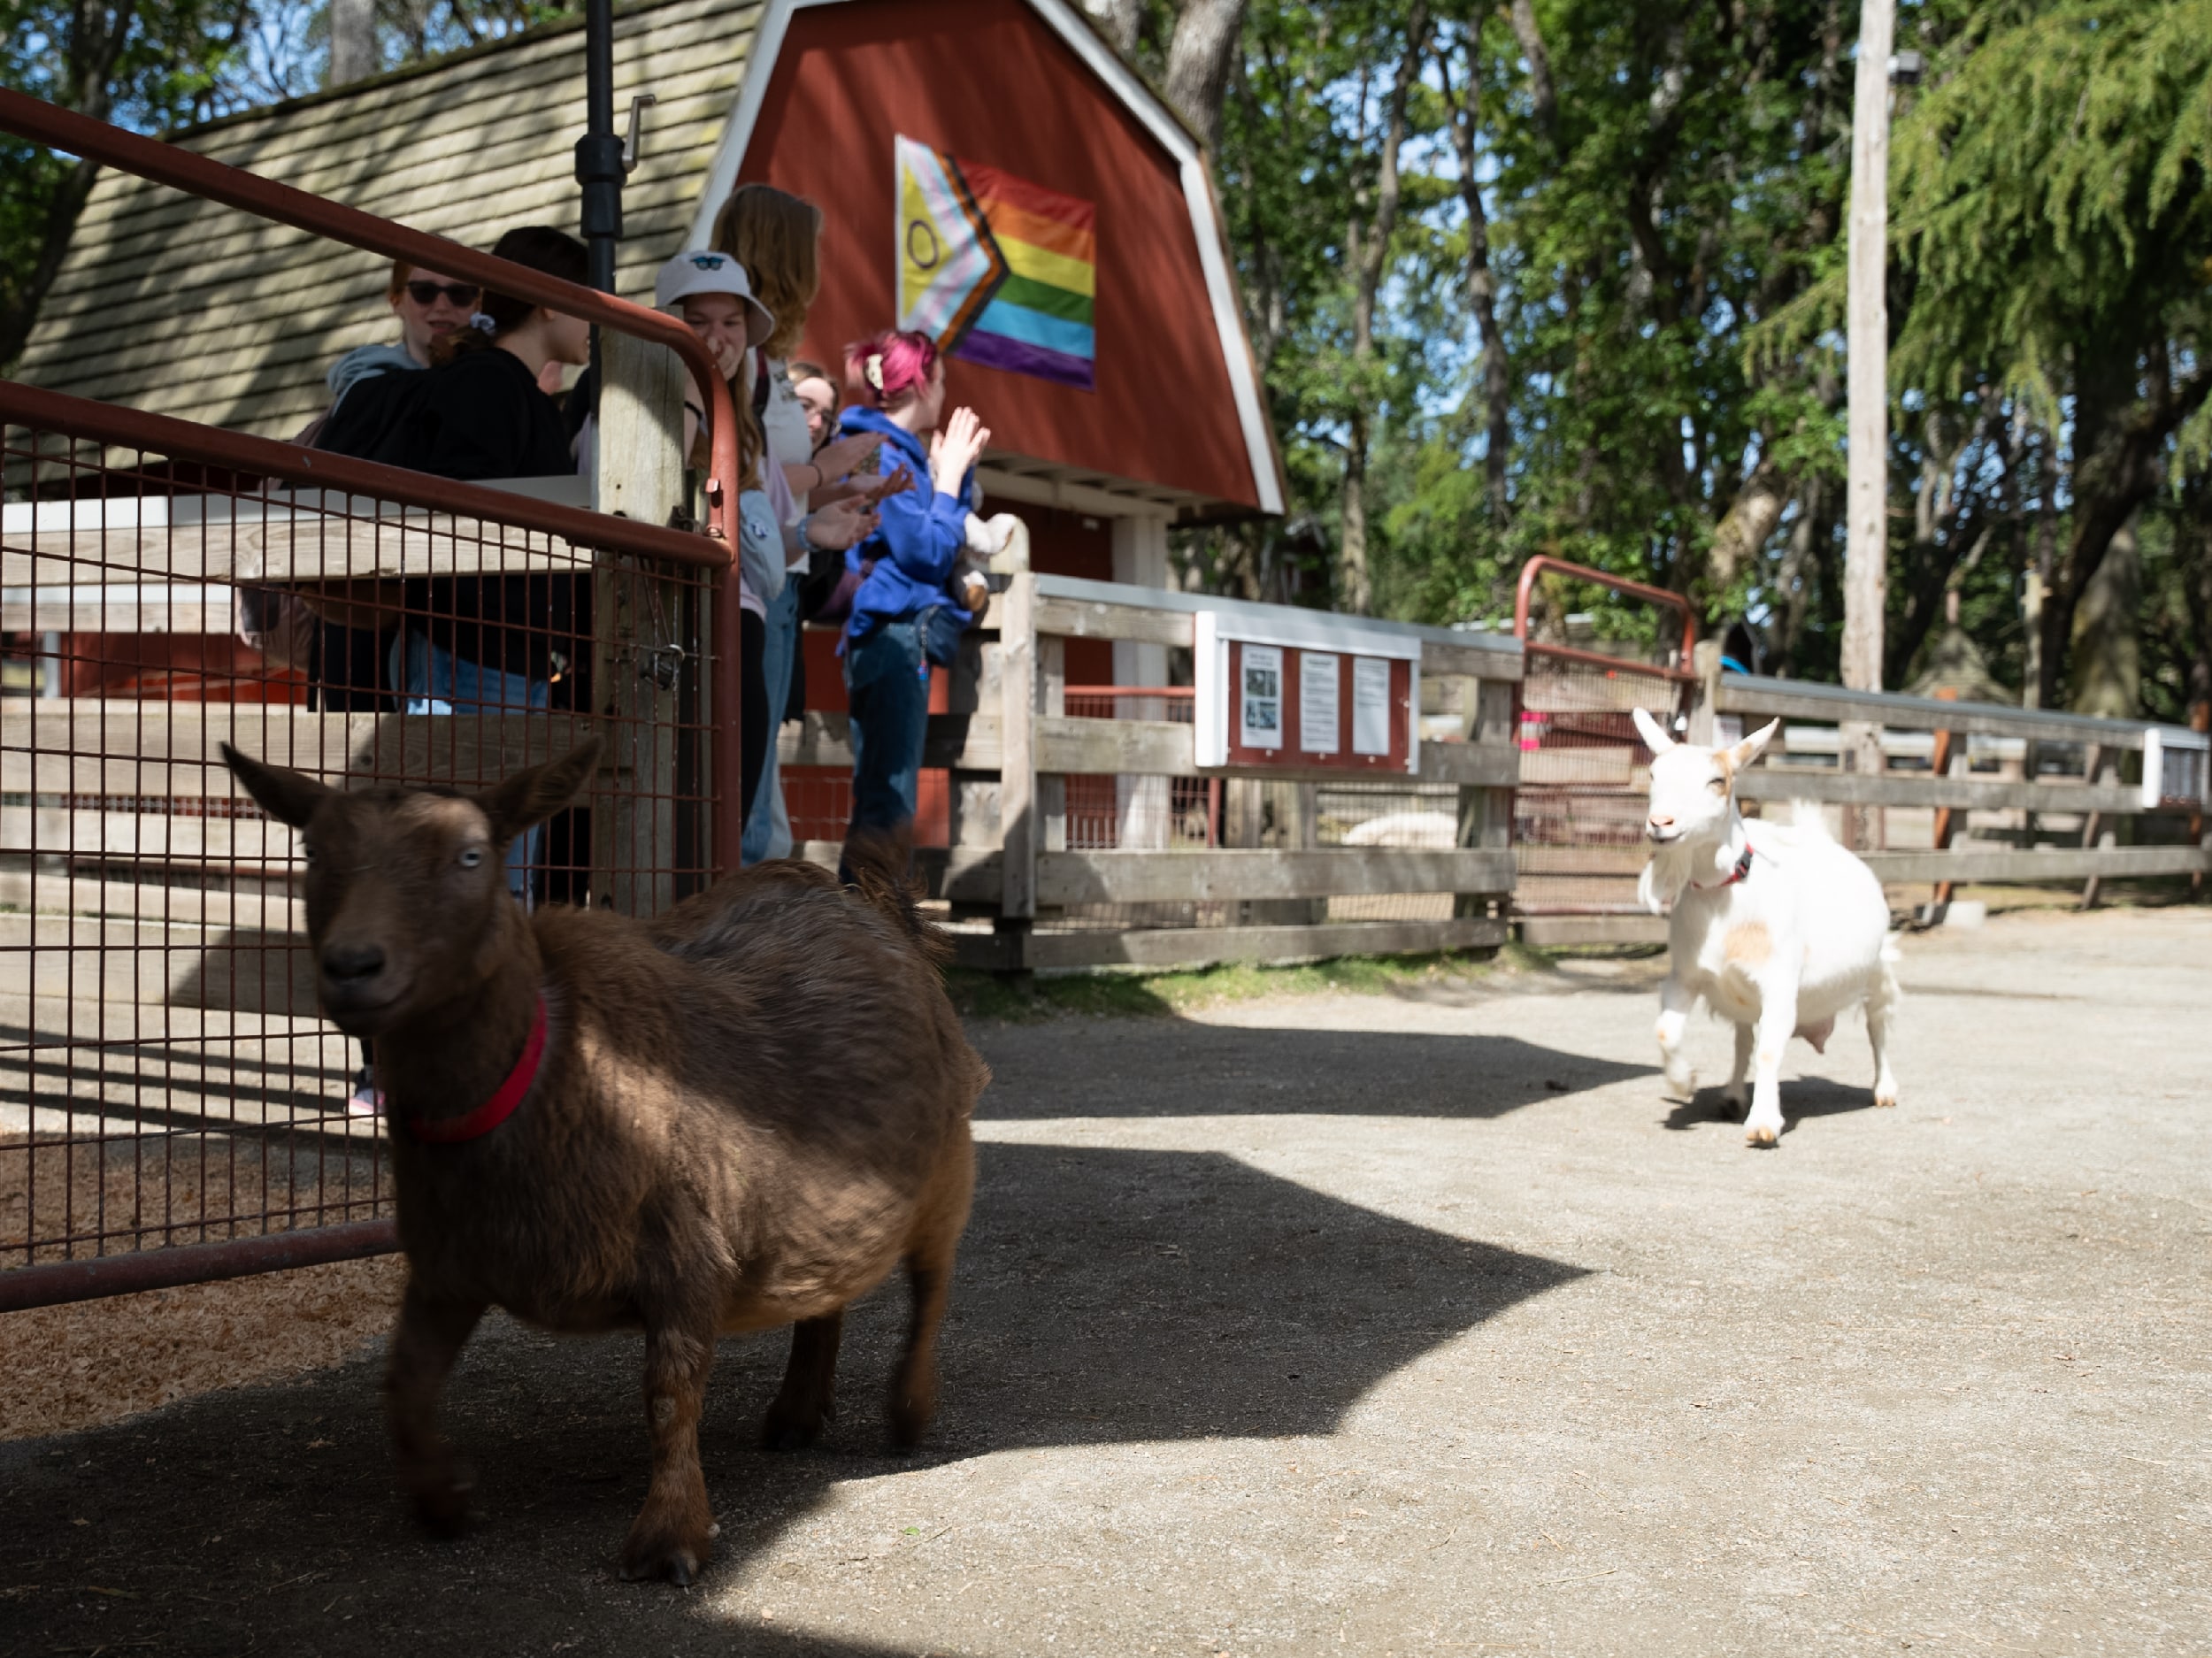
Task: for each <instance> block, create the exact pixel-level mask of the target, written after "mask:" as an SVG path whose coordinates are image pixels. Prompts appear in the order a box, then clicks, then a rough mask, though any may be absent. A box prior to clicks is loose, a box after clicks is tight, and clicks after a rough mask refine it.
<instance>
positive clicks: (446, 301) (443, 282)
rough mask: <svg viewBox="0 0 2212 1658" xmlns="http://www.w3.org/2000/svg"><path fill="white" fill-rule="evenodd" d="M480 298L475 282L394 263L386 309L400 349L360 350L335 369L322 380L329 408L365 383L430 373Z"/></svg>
mask: <svg viewBox="0 0 2212 1658" xmlns="http://www.w3.org/2000/svg"><path fill="white" fill-rule="evenodd" d="M483 296H484V290H483V289H482V288H480V287H478V286H477V285H476V284H475V283H474V282H462V281H457V280H455V279H453V278H452V277H449V276H446V275H444V274H442V272H436V271H426V270H425V269H424V268H423V267H422V266H420V265H410V264H409V263H408V262H407V261H406V260H404V259H395V260H393V261H392V274H391V280H390V281H389V282H388V284H387V285H386V288H385V292H384V303H386V304H388V305H389V306H390V307H391V308H392V315H393V316H394V317H396V318H397V319H399V343H398V344H396V345H365V346H358V347H357V348H355V349H353V350H350V351H349V352H347V353H346V354H345V356H343V357H340V358H339V359H338V360H337V361H336V362H335V363H333V364H332V365H330V372H329V373H328V374H326V375H325V376H324V379H325V380H326V381H327V382H328V384H329V386H330V406H331V408H332V409H336V408H337V406H338V405H339V404H340V403H343V402H344V401H345V397H346V394H347V393H348V392H349V391H351V390H352V389H353V388H355V387H356V386H357V385H359V384H360V383H361V382H362V381H363V380H371V379H373V378H374V377H375V376H377V375H379V374H390V373H395V372H406V371H408V370H411V369H424V368H428V367H429V366H430V365H431V363H432V362H433V361H434V359H435V357H436V354H437V347H438V345H439V343H440V342H442V341H445V340H448V339H450V338H451V337H452V336H453V335H455V334H458V333H459V332H460V331H461V330H462V329H464V328H465V327H467V326H469V318H470V317H471V316H472V315H474V314H475V311H476V308H477V306H478V304H479V303H480V302H481V300H482V299H483ZM310 441H311V440H310Z"/></svg>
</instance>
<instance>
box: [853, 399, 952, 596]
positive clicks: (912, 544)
mask: <svg viewBox="0 0 2212 1658" xmlns="http://www.w3.org/2000/svg"><path fill="white" fill-rule="evenodd" d="M839 428H840V430H841V431H842V432H844V433H845V434H847V435H850V434H853V433H855V432H879V433H881V434H883V440H884V441H883V447H882V448H881V449H878V450H877V451H876V471H877V473H878V475H881V474H882V473H884V472H892V471H895V470H896V468H897V466H898V464H899V463H900V462H901V461H904V462H905V463H906V464H907V466H908V467H909V468H910V469H911V470H912V472H913V473H914V487H912V488H911V489H909V490H907V491H906V492H905V493H904V494H902V495H887V496H886V497H885V498H884V500H883V501H882V502H881V503H880V504H879V507H878V510H879V512H880V513H881V515H882V522H881V523H880V524H879V526H878V527H877V529H876V531H875V533H873V534H872V535H871V536H869V537H868V539H867V540H866V541H862V542H861V543H860V544H859V545H858V546H856V547H853V548H850V549H848V550H847V552H846V554H845V568H846V569H848V570H849V571H852V572H854V573H855V574H858V573H859V571H860V568H861V565H862V564H864V563H865V562H866V561H867V560H869V559H871V558H872V559H874V560H875V561H876V567H875V569H874V570H873V571H872V572H871V573H870V574H869V575H868V576H867V578H866V579H865V580H863V581H862V582H861V584H860V587H859V590H858V591H857V592H856V593H855V594H854V595H853V618H852V621H851V623H850V624H849V626H848V627H847V629H846V632H847V633H848V635H849V637H851V638H853V639H865V638H866V637H867V636H868V635H869V634H870V633H873V632H874V631H875V628H876V625H877V624H878V623H879V622H887V621H895V620H897V619H898V618H900V617H902V616H911V615H913V614H914V613H915V612H916V611H917V610H926V609H927V608H928V607H929V606H931V605H933V604H941V605H943V606H944V607H945V608H946V610H949V612H950V613H951V614H952V615H953V616H955V617H956V618H959V622H960V626H963V627H965V626H967V625H968V622H969V619H970V618H969V615H968V612H967V611H965V610H962V609H961V608H960V607H959V605H958V604H957V603H955V602H954V600H953V598H952V596H951V595H950V593H949V591H948V589H947V587H946V585H945V584H946V583H947V582H948V581H949V580H951V579H952V572H953V567H954V566H955V565H956V564H958V563H959V561H960V554H961V551H962V549H964V548H965V547H966V546H967V541H968V511H969V506H970V503H972V501H973V500H974V499H975V472H974V471H973V469H971V470H970V471H969V473H968V475H967V476H966V477H965V478H964V479H962V480H960V494H959V496H958V497H957V498H955V497H953V496H951V495H941V494H940V493H938V491H937V489H936V487H935V486H933V484H932V483H931V482H930V480H929V448H928V446H927V445H926V444H925V443H924V442H923V441H921V440H920V439H919V438H918V437H916V436H915V435H914V434H912V433H910V432H908V431H905V430H904V429H902V427H899V426H895V425H893V424H892V423H891V422H890V421H889V420H887V419H885V418H884V417H883V415H882V414H881V413H880V412H879V411H876V410H873V409H848V410H846V411H844V413H843V414H842V415H841V417H840V418H839Z"/></svg>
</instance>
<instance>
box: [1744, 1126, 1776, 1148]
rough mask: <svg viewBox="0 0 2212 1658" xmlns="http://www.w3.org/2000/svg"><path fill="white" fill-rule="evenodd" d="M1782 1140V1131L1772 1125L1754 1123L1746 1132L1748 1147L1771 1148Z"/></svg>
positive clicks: (1745, 1138)
mask: <svg viewBox="0 0 2212 1658" xmlns="http://www.w3.org/2000/svg"><path fill="white" fill-rule="evenodd" d="M1781 1138H1782V1131H1781V1130H1780V1129H1778V1128H1777V1127H1775V1126H1774V1125H1773V1124H1771V1123H1754V1124H1752V1125H1751V1126H1750V1127H1749V1128H1747V1129H1746V1130H1745V1131H1744V1143H1745V1144H1746V1145H1747V1146H1771V1145H1773V1144H1774V1143H1775V1142H1776V1141H1777V1140H1780V1139H1781Z"/></svg>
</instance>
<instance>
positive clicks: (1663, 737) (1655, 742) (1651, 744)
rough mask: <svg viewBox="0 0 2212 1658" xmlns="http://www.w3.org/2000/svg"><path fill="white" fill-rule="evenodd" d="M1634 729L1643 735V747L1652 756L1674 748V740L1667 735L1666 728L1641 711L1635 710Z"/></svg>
mask: <svg viewBox="0 0 2212 1658" xmlns="http://www.w3.org/2000/svg"><path fill="white" fill-rule="evenodd" d="M1635 714H1636V729H1637V730H1638V731H1640V732H1641V733H1643V737H1644V747H1645V748H1648V749H1650V750H1651V751H1652V753H1654V754H1664V753H1666V751H1667V750H1668V749H1670V748H1673V747H1674V739H1673V738H1671V737H1670V736H1668V735H1667V728H1666V727H1665V726H1664V725H1661V724H1660V723H1659V722H1658V721H1657V720H1655V719H1654V718H1652V717H1651V716H1650V715H1649V714H1647V713H1646V712H1644V710H1642V709H1637V710H1635Z"/></svg>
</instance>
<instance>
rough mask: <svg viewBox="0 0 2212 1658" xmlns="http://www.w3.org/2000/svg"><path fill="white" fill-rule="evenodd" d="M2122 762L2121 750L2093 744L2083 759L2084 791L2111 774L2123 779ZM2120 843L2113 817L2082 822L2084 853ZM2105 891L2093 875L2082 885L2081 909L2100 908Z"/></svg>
mask: <svg viewBox="0 0 2212 1658" xmlns="http://www.w3.org/2000/svg"><path fill="white" fill-rule="evenodd" d="M2119 758H2120V751H2119V750H2118V749H2116V748H2109V747H2108V746H2107V745H2106V744H2104V743H2101V742H2093V743H2091V744H2090V745H2089V747H2088V752H2087V753H2086V754H2085V755H2084V756H2082V768H2081V771H2082V777H2081V780H2082V785H2083V787H2086V788H2094V787H2097V785H2098V784H2100V783H2101V782H2102V781H2104V778H2105V774H2106V773H2107V772H2110V773H2111V774H2112V776H2113V777H2114V778H2115V779H2117V778H2118V776H2119V775H2120V768H2119V764H2118V762H2119ZM2119 842H2120V837H2119V833H2118V831H2117V825H2116V824H2115V822H2114V821H2113V819H2112V814H2111V813H2109V812H2101V811H2093V812H2091V813H2089V814H2088V815H2087V816H2086V817H2084V818H2083V819H2082V823H2081V849H2082V850H2083V851H2085V852H2086V851H2088V850H2089V849H2090V848H2092V847H2110V846H2117V845H2118V844H2119ZM2103 890H2104V877H2103V876H2101V875H2092V876H2091V877H2090V878H2089V879H2087V880H2086V881H2085V882H2084V883H2083V884H2082V889H2081V907H2082V908H2083V909H2084V910H2094V909H2095V908H2096V907H2097V899H2098V897H2099V895H2100V894H2101V893H2102V891H2103Z"/></svg>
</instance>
